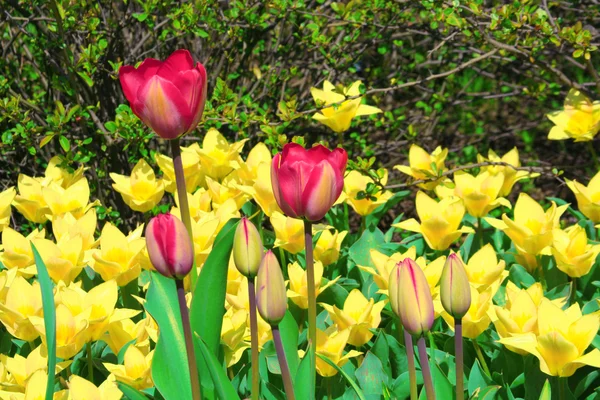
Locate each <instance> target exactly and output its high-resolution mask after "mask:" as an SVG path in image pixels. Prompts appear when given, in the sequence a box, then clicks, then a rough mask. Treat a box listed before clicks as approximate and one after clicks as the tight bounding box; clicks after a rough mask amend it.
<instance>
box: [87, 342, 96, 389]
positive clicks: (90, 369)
mask: <svg viewBox="0 0 600 400" xmlns="http://www.w3.org/2000/svg"><path fill="white" fill-rule="evenodd" d="M86 350H87V367H88V381H90V382H94V359H93V357H92V344H91V343H88V344H87V349H86Z"/></svg>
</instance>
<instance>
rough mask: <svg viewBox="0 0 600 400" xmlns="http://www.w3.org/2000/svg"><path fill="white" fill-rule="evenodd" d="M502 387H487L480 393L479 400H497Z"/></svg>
mask: <svg viewBox="0 0 600 400" xmlns="http://www.w3.org/2000/svg"><path fill="white" fill-rule="evenodd" d="M501 387H502V386H487V387H484V388H483V389H481V390H480V391H479V394H478V395H477V399H478V400H494V399H496V398H497V396H496V395H497V394H498V391H499V390H500V388H501Z"/></svg>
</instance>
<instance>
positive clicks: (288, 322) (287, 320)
mask: <svg viewBox="0 0 600 400" xmlns="http://www.w3.org/2000/svg"><path fill="white" fill-rule="evenodd" d="M279 332H280V333H281V342H282V343H283V351H284V352H285V358H286V360H287V363H288V366H289V368H290V375H291V376H292V381H293V380H294V378H295V377H296V372H297V371H298V364H299V363H300V360H299V359H298V324H297V323H296V320H295V319H294V317H293V316H292V313H290V311H289V310H288V311H286V312H285V317H283V319H282V320H281V322H280V323H279Z"/></svg>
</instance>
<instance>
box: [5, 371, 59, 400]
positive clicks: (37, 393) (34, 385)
mask: <svg viewBox="0 0 600 400" xmlns="http://www.w3.org/2000/svg"><path fill="white" fill-rule="evenodd" d="M47 383H48V374H47V373H46V372H45V371H43V370H37V371H36V372H34V373H33V375H31V377H30V378H29V380H28V381H27V384H26V387H25V395H22V394H21V396H22V397H17V394H16V393H14V394H12V393H11V394H10V397H7V398H8V399H10V400H17V399H19V400H20V399H24V400H44V399H45V398H46V384H47ZM68 394H69V393H68V391H67V390H59V391H58V392H55V393H54V394H53V396H52V399H53V400H68V399H69V397H68ZM3 398H5V397H3Z"/></svg>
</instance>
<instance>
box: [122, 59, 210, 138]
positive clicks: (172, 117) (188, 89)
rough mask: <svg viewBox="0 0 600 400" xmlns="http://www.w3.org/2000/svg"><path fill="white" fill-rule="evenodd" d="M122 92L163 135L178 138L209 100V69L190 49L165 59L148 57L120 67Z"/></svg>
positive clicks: (141, 115)
mask: <svg viewBox="0 0 600 400" xmlns="http://www.w3.org/2000/svg"><path fill="white" fill-rule="evenodd" d="M119 80H120V81H121V87H122V88H123V93H124V94H125V97H126V98H127V100H128V101H129V104H130V106H131V111H133V113H134V114H135V115H137V116H138V118H140V119H141V120H142V121H143V122H144V123H145V124H146V125H148V126H149V127H150V128H152V130H153V131H154V132H156V134H157V135H158V136H160V137H162V138H163V139H175V138H178V137H179V136H181V135H183V134H185V133H188V132H189V131H191V130H192V129H194V128H195V127H196V126H197V125H198V123H199V122H200V119H201V118H202V113H203V111H204V103H205V102H206V83H207V80H206V70H205V69H204V66H203V65H202V64H200V63H197V64H196V66H194V60H193V59H192V56H191V55H190V52H189V51H187V50H177V51H175V52H174V53H173V54H171V55H170V56H169V58H167V59H166V60H165V61H159V60H155V59H154V58H147V59H145V60H144V62H142V63H141V64H140V66H139V67H138V68H135V67H133V66H131V65H124V66H122V67H121V69H119Z"/></svg>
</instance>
